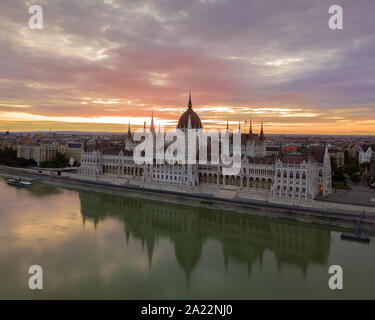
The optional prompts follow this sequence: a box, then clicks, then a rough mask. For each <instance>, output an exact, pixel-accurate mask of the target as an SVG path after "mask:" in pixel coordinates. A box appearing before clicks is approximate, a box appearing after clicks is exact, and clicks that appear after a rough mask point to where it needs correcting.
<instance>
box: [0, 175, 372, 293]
mask: <svg viewBox="0 0 375 320" xmlns="http://www.w3.org/2000/svg"><path fill="white" fill-rule="evenodd" d="M125 195H126V194H125ZM249 213H250V214H246V215H245V214H240V213H236V212H235V211H233V212H220V211H217V210H212V209H207V208H203V207H199V206H184V205H176V204H168V203H165V202H158V201H151V200H150V201H148V200H145V199H136V198H127V197H125V196H124V197H122V196H116V195H111V194H106V193H99V192H92V191H79V190H71V189H66V188H62V187H54V186H50V185H43V184H39V183H36V184H34V185H33V186H32V187H30V188H28V189H20V188H17V187H14V186H8V185H7V184H6V180H5V179H2V178H0V299H293V298H297V299H326V298H328V299H349V298H353V299H360V298H362V299H375V239H374V238H373V237H372V238H371V242H370V244H369V245H368V244H361V243H356V242H348V241H341V240H340V232H342V231H343V230H339V229H334V228H332V227H326V226H319V225H314V224H307V223H296V222H292V221H289V220H277V219H271V218H263V217H258V216H253V215H251V212H249ZM31 265H40V266H41V267H42V268H43V286H44V289H43V290H30V289H29V287H28V279H29V277H30V276H31V275H30V274H28V269H29V267H30V266H31ZM331 265H340V266H342V268H343V286H344V287H343V290H331V289H329V287H328V280H329V277H330V275H329V274H328V269H329V266H331Z"/></svg>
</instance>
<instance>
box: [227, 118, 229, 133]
mask: <svg viewBox="0 0 375 320" xmlns="http://www.w3.org/2000/svg"><path fill="white" fill-rule="evenodd" d="M227 131H229V124H228V120H227Z"/></svg>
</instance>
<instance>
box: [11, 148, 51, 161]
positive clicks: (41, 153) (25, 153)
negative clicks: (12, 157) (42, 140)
mask: <svg viewBox="0 0 375 320" xmlns="http://www.w3.org/2000/svg"><path fill="white" fill-rule="evenodd" d="M56 150H57V146H56V145H55V144H41V145H37V144H21V145H18V147H17V158H23V159H27V160H35V161H36V162H37V163H38V164H39V163H42V162H46V161H53V160H55V159H56Z"/></svg>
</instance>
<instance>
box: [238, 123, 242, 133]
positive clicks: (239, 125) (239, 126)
mask: <svg viewBox="0 0 375 320" xmlns="http://www.w3.org/2000/svg"><path fill="white" fill-rule="evenodd" d="M238 132H241V121H238Z"/></svg>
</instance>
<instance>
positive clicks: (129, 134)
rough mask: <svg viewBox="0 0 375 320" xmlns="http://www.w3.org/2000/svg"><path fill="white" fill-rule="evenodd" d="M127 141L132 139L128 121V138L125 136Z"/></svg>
mask: <svg viewBox="0 0 375 320" xmlns="http://www.w3.org/2000/svg"><path fill="white" fill-rule="evenodd" d="M127 137H128V138H129V139H130V138H131V137H132V133H131V131H130V121H129V125H128V136H127Z"/></svg>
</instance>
